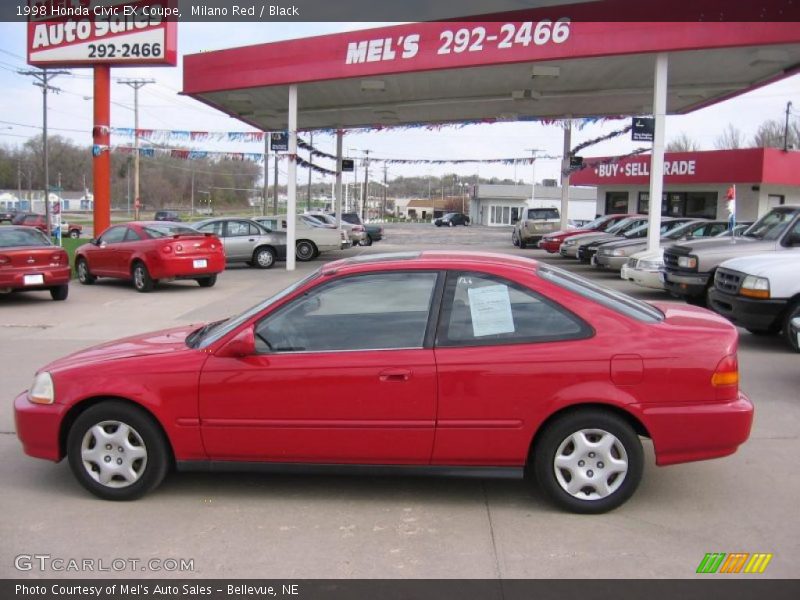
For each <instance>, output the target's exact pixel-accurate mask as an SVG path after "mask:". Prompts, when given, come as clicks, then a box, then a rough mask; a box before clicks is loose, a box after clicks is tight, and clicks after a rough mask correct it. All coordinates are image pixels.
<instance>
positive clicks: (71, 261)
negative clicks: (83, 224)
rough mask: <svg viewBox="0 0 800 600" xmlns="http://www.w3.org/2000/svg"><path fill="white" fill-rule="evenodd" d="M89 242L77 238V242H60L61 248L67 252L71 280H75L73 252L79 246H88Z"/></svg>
mask: <svg viewBox="0 0 800 600" xmlns="http://www.w3.org/2000/svg"><path fill="white" fill-rule="evenodd" d="M88 243H89V240H87V239H81V238H78V239H77V240H73V239H72V238H64V239H62V240H61V247H62V248H64V250H66V251H67V254H68V255H69V264H70V265H71V266H72V278H73V279H75V276H76V273H75V250H77V249H78V248H79V247H80V246H83V245H84V244H88Z"/></svg>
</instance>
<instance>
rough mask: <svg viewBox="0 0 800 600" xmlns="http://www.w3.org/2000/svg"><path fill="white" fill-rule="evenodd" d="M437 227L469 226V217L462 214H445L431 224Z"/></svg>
mask: <svg viewBox="0 0 800 600" xmlns="http://www.w3.org/2000/svg"><path fill="white" fill-rule="evenodd" d="M433 224H434V225H436V226H437V227H442V226H445V227H455V226H456V225H469V217H468V216H467V215H465V214H464V213H447V214H446V215H444V216H443V217H440V218H438V219H436V220H435V221H434V222H433Z"/></svg>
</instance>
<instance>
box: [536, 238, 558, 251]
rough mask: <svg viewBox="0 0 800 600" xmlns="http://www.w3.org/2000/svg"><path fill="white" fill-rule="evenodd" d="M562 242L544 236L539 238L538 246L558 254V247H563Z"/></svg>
mask: <svg viewBox="0 0 800 600" xmlns="http://www.w3.org/2000/svg"><path fill="white" fill-rule="evenodd" d="M561 243H562V242H549V241H547V240H546V239H544V238H542V239H541V240H539V245H538V247H539V248H541V249H542V250H546V251H547V252H548V253H549V254H557V253H558V249H559V248H560V247H561Z"/></svg>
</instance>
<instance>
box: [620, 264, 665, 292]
mask: <svg viewBox="0 0 800 600" xmlns="http://www.w3.org/2000/svg"><path fill="white" fill-rule="evenodd" d="M623 273H624V276H623V275H622V274H623ZM620 277H622V278H623V279H627V280H628V281H632V282H633V283H635V284H636V285H639V286H641V287H644V288H648V289H651V290H663V289H664V282H663V281H662V280H661V271H660V270H658V271H644V270H642V269H631V268H630V267H628V266H627V265H623V267H622V271H621V272H620Z"/></svg>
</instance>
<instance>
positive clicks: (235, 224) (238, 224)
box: [228, 221, 250, 237]
mask: <svg viewBox="0 0 800 600" xmlns="http://www.w3.org/2000/svg"><path fill="white" fill-rule="evenodd" d="M248 235H250V223H245V222H244V221H228V237H242V236H248Z"/></svg>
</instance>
